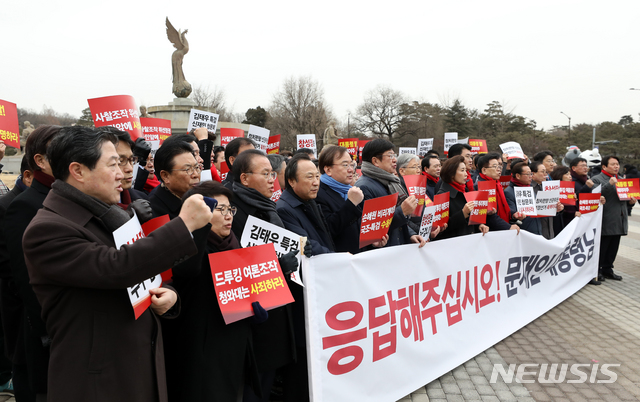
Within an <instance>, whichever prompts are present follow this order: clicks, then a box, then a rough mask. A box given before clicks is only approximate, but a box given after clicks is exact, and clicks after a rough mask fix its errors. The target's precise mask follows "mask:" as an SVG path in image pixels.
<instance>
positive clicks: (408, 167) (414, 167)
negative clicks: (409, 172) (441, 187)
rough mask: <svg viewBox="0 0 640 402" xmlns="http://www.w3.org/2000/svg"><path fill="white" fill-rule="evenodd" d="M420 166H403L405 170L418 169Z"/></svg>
mask: <svg viewBox="0 0 640 402" xmlns="http://www.w3.org/2000/svg"><path fill="white" fill-rule="evenodd" d="M420 168H421V167H420V166H405V169H420Z"/></svg>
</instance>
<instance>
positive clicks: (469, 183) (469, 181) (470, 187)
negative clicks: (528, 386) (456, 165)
mask: <svg viewBox="0 0 640 402" xmlns="http://www.w3.org/2000/svg"><path fill="white" fill-rule="evenodd" d="M467 191H473V178H471V173H470V172H469V171H468V170H467Z"/></svg>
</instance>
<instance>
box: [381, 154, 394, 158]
mask: <svg viewBox="0 0 640 402" xmlns="http://www.w3.org/2000/svg"><path fill="white" fill-rule="evenodd" d="M385 156H388V157H389V158H391V159H398V155H396V154H381V155H380V158H378V159H382V157H385Z"/></svg>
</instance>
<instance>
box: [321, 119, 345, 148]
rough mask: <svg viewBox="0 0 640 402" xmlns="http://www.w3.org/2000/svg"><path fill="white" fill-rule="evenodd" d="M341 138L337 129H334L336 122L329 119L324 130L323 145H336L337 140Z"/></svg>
mask: <svg viewBox="0 0 640 402" xmlns="http://www.w3.org/2000/svg"><path fill="white" fill-rule="evenodd" d="M340 138H342V137H340V136H339V135H338V130H337V129H336V122H335V121H333V120H331V121H330V122H329V127H327V128H326V129H325V130H324V145H325V146H326V145H329V144H332V145H338V140H339V139H340Z"/></svg>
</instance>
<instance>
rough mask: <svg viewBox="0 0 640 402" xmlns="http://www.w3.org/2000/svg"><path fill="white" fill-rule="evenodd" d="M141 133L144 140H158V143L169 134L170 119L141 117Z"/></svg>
mask: <svg viewBox="0 0 640 402" xmlns="http://www.w3.org/2000/svg"><path fill="white" fill-rule="evenodd" d="M140 124H141V125H142V135H143V136H144V139H145V141H160V144H162V143H163V142H164V140H166V139H167V138H169V137H170V136H171V120H167V119H156V118H154V117H141V118H140Z"/></svg>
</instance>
